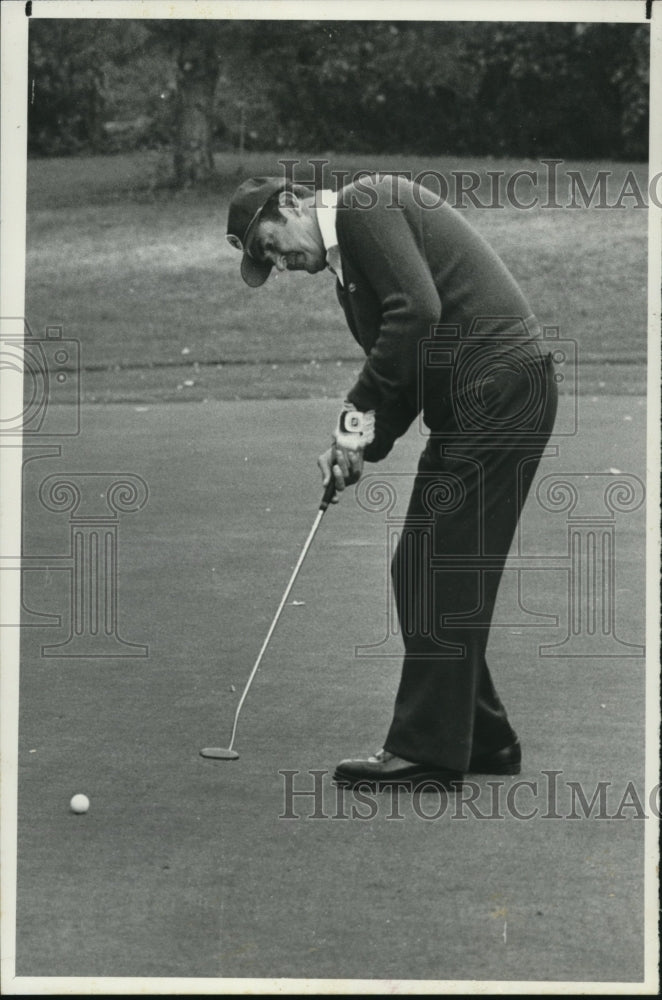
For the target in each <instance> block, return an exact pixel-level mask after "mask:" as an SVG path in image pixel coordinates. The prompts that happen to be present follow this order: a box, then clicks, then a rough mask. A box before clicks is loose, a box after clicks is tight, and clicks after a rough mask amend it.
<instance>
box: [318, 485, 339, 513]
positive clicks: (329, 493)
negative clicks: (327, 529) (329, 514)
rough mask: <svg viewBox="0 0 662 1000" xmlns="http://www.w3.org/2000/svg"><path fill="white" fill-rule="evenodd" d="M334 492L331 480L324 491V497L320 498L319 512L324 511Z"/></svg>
mask: <svg viewBox="0 0 662 1000" xmlns="http://www.w3.org/2000/svg"><path fill="white" fill-rule="evenodd" d="M335 492H336V484H335V483H334V481H333V479H330V480H329V482H328V483H327V485H326V489H325V490H324V495H323V497H322V502H321V503H320V510H326V508H327V507H328V506H329V504H330V503H331V501H332V499H333V495H334V493H335Z"/></svg>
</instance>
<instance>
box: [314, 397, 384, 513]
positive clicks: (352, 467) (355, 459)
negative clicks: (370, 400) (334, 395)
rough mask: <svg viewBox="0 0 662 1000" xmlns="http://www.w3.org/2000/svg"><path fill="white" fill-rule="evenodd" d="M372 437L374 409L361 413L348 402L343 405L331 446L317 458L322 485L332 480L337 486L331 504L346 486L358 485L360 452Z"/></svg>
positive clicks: (361, 460) (361, 463) (361, 453)
mask: <svg viewBox="0 0 662 1000" xmlns="http://www.w3.org/2000/svg"><path fill="white" fill-rule="evenodd" d="M374 437H375V413H374V410H368V411H367V412H365V413H364V412H362V411H361V410H357V409H356V408H355V407H354V406H352V404H351V403H345V404H344V405H343V408H342V410H341V412H340V416H339V417H338V424H337V426H336V429H335V431H334V432H333V444H332V445H331V447H330V448H329V449H328V450H327V451H325V452H324V453H323V454H321V455H320V457H319V458H318V459H317V464H318V466H319V468H320V470H321V472H322V485H323V486H326V485H327V484H328V483H329V482H330V480H331V479H333V480H334V482H335V484H336V493H335V495H334V497H333V500H332V503H338V500H339V499H340V497H339V495H338V494H339V493H342V491H343V490H344V489H345V487H346V486H352V485H353V484H354V483H358V481H359V479H360V478H361V473H362V472H363V449H364V448H365V447H366V445H369V444H370V443H371V441H373V440H374Z"/></svg>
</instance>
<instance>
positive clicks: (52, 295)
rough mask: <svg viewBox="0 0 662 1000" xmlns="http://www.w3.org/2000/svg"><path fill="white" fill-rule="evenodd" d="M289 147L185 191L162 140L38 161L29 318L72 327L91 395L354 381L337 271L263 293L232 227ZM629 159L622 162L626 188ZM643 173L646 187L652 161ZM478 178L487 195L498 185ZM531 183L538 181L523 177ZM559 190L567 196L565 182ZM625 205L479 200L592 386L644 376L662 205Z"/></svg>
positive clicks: (407, 165)
mask: <svg viewBox="0 0 662 1000" xmlns="http://www.w3.org/2000/svg"><path fill="white" fill-rule="evenodd" d="M279 158H280V155H276V154H273V155H267V154H247V155H246V156H245V157H244V160H243V162H242V163H239V161H238V158H237V156H235V155H232V154H223V155H219V157H218V158H217V168H218V174H219V176H218V180H217V182H216V183H215V185H214V186H213V189H210V190H207V191H205V192H203V193H195V192H182V193H179V194H176V193H173V192H172V191H169V190H168V189H167V188H165V187H163V183H162V182H163V179H164V178H165V177H166V175H167V168H168V161H167V158H166V156H165V154H164V153H160V152H159V153H157V152H149V153H140V154H131V155H123V156H114V157H95V158H89V157H88V158H77V159H48V160H35V161H30V163H29V169H28V229H27V238H28V254H27V287H26V315H27V319H28V322H29V323H30V326H31V327H32V329H33V331H34V332H35V333H36V334H40V333H42V332H43V329H44V327H45V326H46V325H51V324H61V325H62V326H63V328H64V332H65V336H67V337H74V338H76V339H78V340H79V341H80V343H81V357H82V364H83V368H84V377H83V387H84V398H86V399H88V400H91V401H94V400H122V399H136V400H139V399H155V398H158V399H173V400H175V399H181V398H200V399H202V398H218V399H226V398H231V399H232V398H245V397H249V398H255V397H257V398H269V397H307V396H329V395H332V396H339V395H342V394H343V393H344V392H345V390H346V389H347V388H348V387H349V385H351V382H352V381H353V373H354V372H355V371H356V370H358V368H359V367H360V365H361V361H362V358H361V352H360V350H359V348H358V347H357V345H356V344H355V342H354V340H353V338H352V337H351V334H349V332H348V330H347V329H346V326H345V321H344V318H343V316H342V313H341V311H340V309H339V307H338V305H337V302H336V298H335V292H334V289H333V282H332V280H331V278H330V276H327V275H321V276H319V277H318V278H317V279H316V280H311V279H310V278H309V276H307V275H299V274H297V275H295V274H293V275H287V276H286V277H281V278H280V279H278V280H276V279H273V278H272V279H270V281H269V283H268V284H267V285H266V286H265V287H264V288H262V289H259V290H252V289H248V288H247V287H246V286H244V284H243V282H242V281H241V278H240V276H239V273H238V266H237V265H238V260H237V254H236V252H235V251H233V250H232V249H231V248H229V247H228V246H227V245H226V243H225V240H224V233H225V220H226V213H227V205H228V200H229V197H230V194H231V192H232V190H233V189H234V187H235V186H236V184H237V183H238V182H239V180H240V179H242V178H243V177H245V176H248V175H250V174H257V173H276V172H278V170H279V167H278V163H277V160H278V159H279ZM292 158H295V157H292ZM298 158H299V159H300V160H301V161H302V162H304V163H305V162H306V161H307V160H308V157H306V156H304V155H302V154H301V155H299V157H298ZM318 158H320V157H318ZM329 159H330V160H332V161H333V162H334V164H335V163H336V162H337V164H338V167H339V168H343V169H347V170H350V171H354V170H356V169H359V168H362V167H368V168H373V169H386V170H388V169H408V170H411V171H412V173H413V174H418V173H420V172H421V171H422V170H435V171H440V172H442V173H443V174H444V175H445V176H447V177H449V178H450V177H451V172H452V171H453V170H459V169H463V170H469V169H472V170H475V171H476V172H478V173H479V174H480V176H481V177H483V178H485V177H486V172H487V171H490V170H492V171H494V170H502V171H504V172H505V173H506V175H509V174H511V173H512V172H513V171H515V170H518V169H538V170H539V172H540V174H541V176H542V173H543V171H542V168H541V167H540V166H538V167H536V165H535V164H531V163H521V162H519V161H518V162H515V161H496V160H495V161H490V160H485V159H482V160H472V161H466V160H463V161H461V162H460V161H459V160H453V159H450V158H445V159H437V158H435V159H422V158H420V157H417V158H409V159H408V158H407V157H405V156H399V157H382V158H380V159H379V162H374V159H373V158H369V157H364V158H363V159H359V157H354V158H350V157H341V158H339V159H338V160H337V161H336V160H335V159H334V158H333V157H332V156H330V157H329ZM607 166H609V165H605V164H584V165H580V164H565V165H563V170H568V169H582V171H583V174H584V176H585V177H586V182H587V183H588V186H589V188H590V184H591V180H592V178H594V176H595V174H596V172H597V170H598V169H601V168H603V169H604V168H606V167H607ZM628 169H630V166H629V165H627V164H618V165H613V176H612V179H611V181H610V185H609V190H610V200H611V201H613V200H615V198H616V196H617V195H618V192H619V191H620V190H621V188H622V184H623V180H624V178H625V176H626V174H627V171H628ZM632 169H634V170H635V173H636V175H637V178H638V181H639V185H640V187H641V189H642V190H645V186H646V169H645V167H644V166H643V165H638V166H636V167H633V168H632ZM307 170H308V176H311V174H312V170H311V169H310V168H307ZM479 190H480V197H481V199H483V200H487V198H488V197H489V195H488V193H487V192H488V189H487V188H485V189H484V188H483V187H482V186H481V188H480V189H479ZM538 193H539V194H540V197H541V200H543V199H544V192H543V193H541V192H538ZM520 194H521V196H522V198H525V197H526V196H527V195H528V189H527V188H526V186H525V185H524V184H523V185H522V187H521V189H520ZM558 199H559V201H560V202H561V203H562V204H563V203H565V200H566V199H565V198H564V195H563V194H562V193H561V192H560V193H559V195H558ZM625 204H626V205H627V206H628V207H627V208H625V209H620V210H616V209H612V210H604V209H598V208H595V207H592V208H590V209H581V210H578V209H563V210H557V211H550V210H547V211H546V210H544V209H542V208H536V209H532V210H529V211H518V210H516V209H514V208H512V207H508V208H503V209H500V210H498V211H495V210H489V209H481V208H476V207H473V206H469V207H466V208H464V209H463V210H464V211H465V212H466V214H467V216H468V217H469V218H470V219H471V221H472V222H473V223H474V225H475V226H476V227H477V228H478V229H479V230H480V231H481V232H482V233H483V234H484V235H485V237H486V238H487V239H488V240H489V241H490V242H491V243H492V245H493V246H494V247H495V248H496V249H497V250H498V251H499V253H500V254H501V256H502V257H503V259H504V260H505V262H506V264H507V265H508V266H509V267H510V269H511V270H512V272H513V274H514V275H515V277H516V278H517V280H518V281H519V283H520V284H521V286H522V288H523V290H524V292H525V294H526V295H527V296H528V298H529V300H530V301H531V302H532V303H533V304H534V308H535V310H536V312H537V313H538V316H539V318H540V319H541V321H542V322H543V323H546V324H551V325H556V326H558V327H559V328H560V331H561V336H563V337H566V338H571V339H574V340H576V341H577V343H578V352H579V357H580V362H582V364H581V374H582V386H583V388H584V389H585V390H588V391H592V392H601V391H607V392H643V391H644V388H645V355H646V253H647V245H646V226H647V213H646V212H645V211H643V210H641V209H637V208H634V207H632V204H633V200H632V199H628V200H626V201H625ZM219 366H222V367H219ZM348 373H352V374H351V375H349V374H348Z"/></svg>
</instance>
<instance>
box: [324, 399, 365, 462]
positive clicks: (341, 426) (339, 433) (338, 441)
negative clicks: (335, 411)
mask: <svg viewBox="0 0 662 1000" xmlns="http://www.w3.org/2000/svg"><path fill="white" fill-rule="evenodd" d="M374 439H375V411H374V410H368V411H366V412H362V411H361V410H357V409H356V407H355V406H352V404H351V403H344V404H343V408H342V410H341V411H340V416H339V417H338V424H337V426H336V429H335V431H334V433H333V441H334V444H335V445H336V446H337V447H338V448H342V449H343V450H344V451H363V449H364V448H365V446H366V445H368V444H370V443H371V442H372V441H374Z"/></svg>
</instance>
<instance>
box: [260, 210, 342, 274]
mask: <svg viewBox="0 0 662 1000" xmlns="http://www.w3.org/2000/svg"><path fill="white" fill-rule="evenodd" d="M280 213H281V219H282V222H272V221H271V220H267V221H263V222H260V223H259V225H258V227H257V230H256V232H255V236H254V237H253V239H252V241H251V251H250V252H251V255H252V256H253V257H255V258H256V260H265V261H270V262H271V263H272V264H273V266H274V267H275V268H276V269H277V270H278V271H308V273H309V274H316V273H317V272H318V271H322V270H324V268H325V267H326V250H325V249H324V242H323V240H322V238H321V235H320V233H319V228H318V227H317V225H316V224H315V220H314V218H313V216H312V215H311V213H310V212H308V211H306V210H305V208H304V207H303V206H302V205H301V203H300V202H299V203H295V204H294V205H285V206H282V207H281V209H280Z"/></svg>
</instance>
